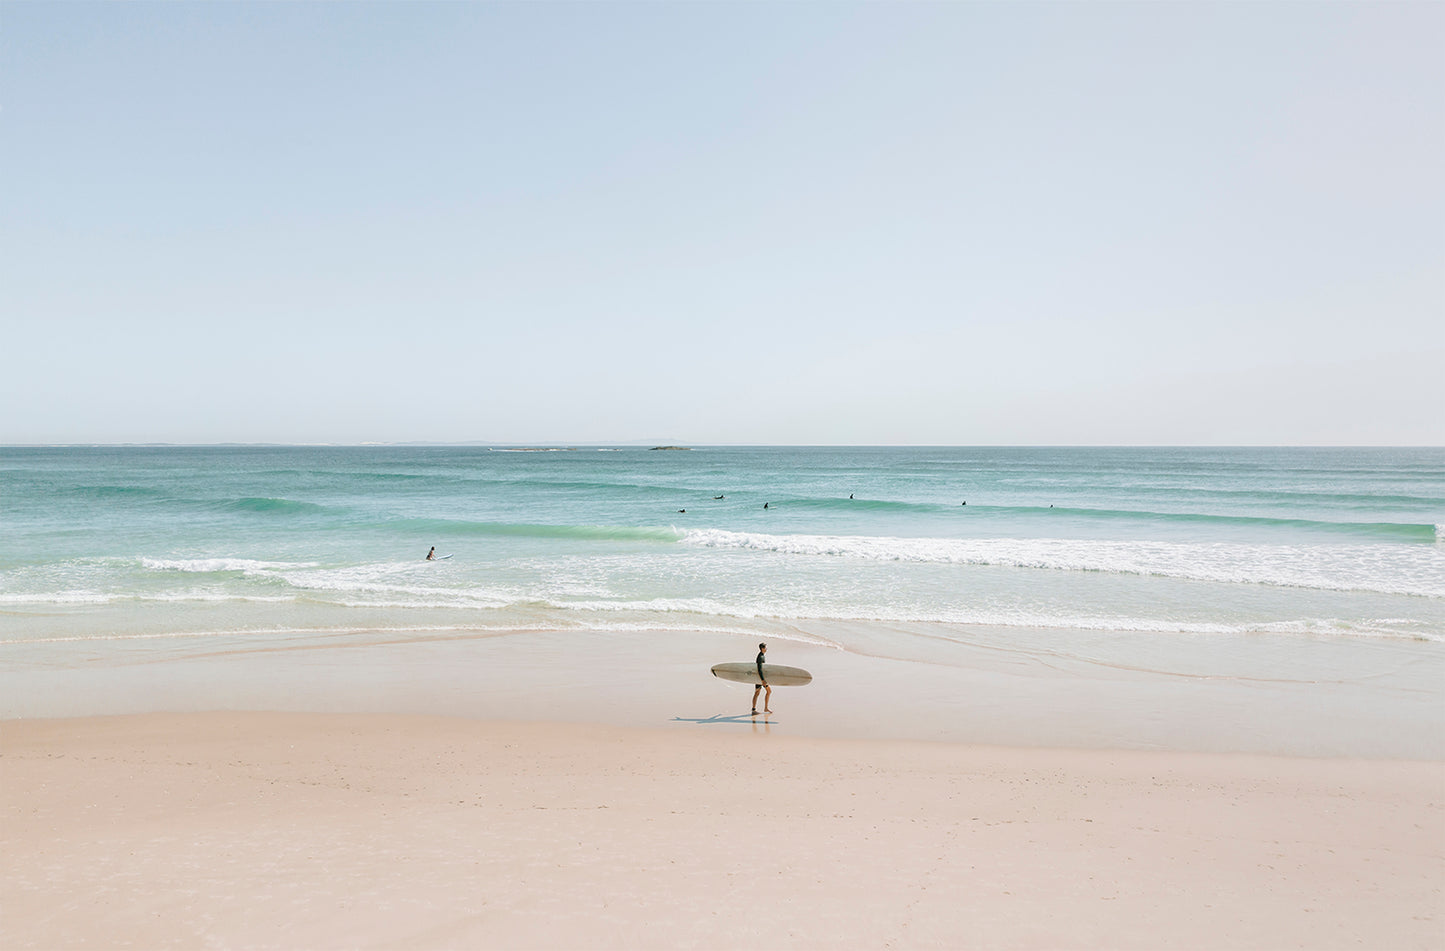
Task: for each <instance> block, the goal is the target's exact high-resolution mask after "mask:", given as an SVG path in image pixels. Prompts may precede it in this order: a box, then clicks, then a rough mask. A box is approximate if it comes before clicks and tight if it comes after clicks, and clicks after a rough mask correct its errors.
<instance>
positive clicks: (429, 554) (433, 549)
mask: <svg viewBox="0 0 1445 951" xmlns="http://www.w3.org/2000/svg"><path fill="white" fill-rule="evenodd" d="M426 560H427V561H436V560H437V546H435V545H433V546H431V551H429V552H427V553H426Z"/></svg>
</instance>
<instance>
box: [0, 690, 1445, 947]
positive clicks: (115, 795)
mask: <svg viewBox="0 0 1445 951" xmlns="http://www.w3.org/2000/svg"><path fill="white" fill-rule="evenodd" d="M1442 805H1445V764H1441V763H1439V762H1404V761H1375V762H1364V761H1345V760H1307V759H1288V758H1277V757H1262V756H1231V755H1210V754H1181V753H1153V752H1091V751H1078V750H1071V751H1051V750H1023V749H1003V748H989V747H966V746H956V745H946V744H929V743H921V742H896V741H873V740H857V741H852V740H826V739H801V738H797V737H787V736H780V735H768V734H766V733H763V732H761V731H760V732H759V733H757V734H756V735H754V734H751V733H748V734H744V735H741V736H739V735H736V734H730V735H724V734H721V733H717V732H714V731H713V730H711V729H710V728H708V727H696V728H692V727H687V728H677V729H668V730H636V729H626V728H619V727H601V726H574V725H551V724H519V723H504V722H479V721H469V720H461V719H443V718H433V717H409V716H357V715H334V716H333V715H316V714H308V715H295V714H253V713H245V714H233V713H224V714H182V715H174V714H169V715H144V716H134V717H115V718H93V719H76V720H52V721H6V722H3V723H0V808H3V811H0V817H3V828H0V833H3V836H0V838H3V841H0V856H3V858H0V862H3V869H0V873H3V880H0V947H4V948H6V949H11V948H29V947H40V948H69V947H123V946H128V947H141V948H166V947H184V948H253V947H263V948H265V947H284V948H296V947H306V948H332V947H344V948H352V947H356V948H433V947H437V948H440V947H464V948H531V947H535V948H541V947H562V948H638V947H641V948H661V947H701V948H793V947H800V948H839V947H842V948H884V947H948V948H956V947H991V948H992V947H997V948H1057V947H1095V948H1226V947H1229V948H1233V947H1258V948H1284V947H1305V948H1333V947H1363V948H1440V947H1445V914H1442V913H1445V894H1442V886H1445V809H1442Z"/></svg>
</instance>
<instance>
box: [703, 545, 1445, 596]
mask: <svg viewBox="0 0 1445 951" xmlns="http://www.w3.org/2000/svg"><path fill="white" fill-rule="evenodd" d="M683 543H684V544H687V545H694V546H697V547H704V548H734V549H743V550H751V551H763V552H776V553H778V554H784V555H810V556H830V557H842V558H857V559H863V560H869V561H901V562H927V563H935V564H957V565H987V566H997V567H1008V568H1032V569H1042V570H1053V571H1099V572H1108V573H1114V574H1133V575H1152V576H1158V577H1167V578H1179V579H1184V580H1190V581H1215V582H1224V583H1229V584H1268V585H1280V586H1286V587H1301V588H1317V589H1321V590H1327V591H1374V592H1379V593H1383V594H1407V595H1420V596H1425V597H1435V598H1440V597H1445V549H1442V547H1441V546H1433V545H1432V546H1421V545H1260V544H1243V543H1222V542H1216V543H1188V542H1162V541H1105V540H1098V539H1069V538H895V537H873V536H856V535H765V534H759V533H753V532H731V531H725V530H722V529H702V530H696V531H689V532H687V533H685V535H684V537H683Z"/></svg>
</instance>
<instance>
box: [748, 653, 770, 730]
mask: <svg viewBox="0 0 1445 951" xmlns="http://www.w3.org/2000/svg"><path fill="white" fill-rule="evenodd" d="M767 652H768V645H766V644H759V645H758V660H757V664H758V680H759V683H758V685H757V686H756V687H754V688H753V715H754V716H756V715H757V712H758V691H760V690H766V691H767V693H765V694H763V712H764V713H772V712H773V711H772V710H771V709H770V707H771V705H772V702H773V688H772V686H771V685H770V684H769V683H768V678H767V677H765V676H764V675H763V655H764V654H766V653H767Z"/></svg>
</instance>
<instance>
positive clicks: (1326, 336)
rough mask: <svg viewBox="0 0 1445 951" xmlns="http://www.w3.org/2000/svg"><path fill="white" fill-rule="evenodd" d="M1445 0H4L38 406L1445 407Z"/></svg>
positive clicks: (679, 434) (1294, 429) (1369, 432)
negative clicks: (209, 0) (445, 0)
mask: <svg viewBox="0 0 1445 951" xmlns="http://www.w3.org/2000/svg"><path fill="white" fill-rule="evenodd" d="M1442 48H1445V4H1439V3H1371V4H1364V3H1327V4H1325V3H1305V2H1298V3H1294V2H1292V3H1279V4H1274V3H1267V2H1261V3H1249V4H1240V3H1229V4H1202V3H1199V4H1193V3H1168V4H1138V3H1097V4H1095V3H1074V4H1063V3H1053V4H1030V3H1006V4H1005V3H997V4H995V3H927V4H924V3H917V4H915V3H888V4H880V3H867V4H853V3H845V2H839V3H821V2H820V3H801V2H793V3H606V2H600V3H577V4H571V3H495V4H481V3H475V4H473V3H450V4H437V5H431V4H425V3H407V4H386V3H367V4H360V3H357V4H349V3H348V4H306V3H296V4H271V3H267V4H247V3H230V4H170V3H165V4H139V3H137V4H130V3H128V4H98V5H92V4H85V3H67V4H48V3H41V4H30V3H16V2H6V3H4V4H3V5H0V366H3V373H0V443H5V444H16V443H89V442H107V443H109V442H176V443H212V442H282V443H289V442H297V443H316V442H320V443H363V442H408V441H435V442H464V441H491V442H501V443H508V442H513V443H515V442H521V443H529V444H533V443H535V444H547V443H586V442H632V441H651V440H667V441H675V442H687V443H694V444H726V443H742V444H770V443H771V444H869V445H890V444H940V445H1002V444H1024V445H1026V444H1048V445H1076V444H1077V445H1090V444H1107V445H1134V444H1138V445H1151V444H1166V445H1253V444H1263V445H1417V444H1424V445H1442V444H1445V396H1442V393H1445V386H1442V383H1441V381H1442V379H1445V373H1442V367H1445V174H1442V170H1445V57H1442V56H1441V55H1440V50H1441V49H1442Z"/></svg>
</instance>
